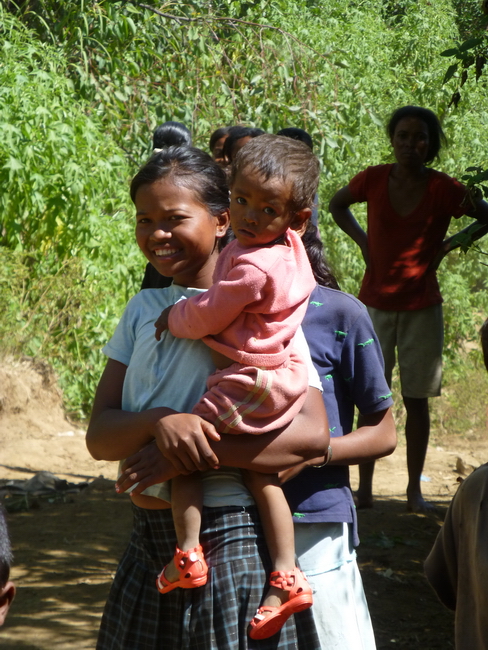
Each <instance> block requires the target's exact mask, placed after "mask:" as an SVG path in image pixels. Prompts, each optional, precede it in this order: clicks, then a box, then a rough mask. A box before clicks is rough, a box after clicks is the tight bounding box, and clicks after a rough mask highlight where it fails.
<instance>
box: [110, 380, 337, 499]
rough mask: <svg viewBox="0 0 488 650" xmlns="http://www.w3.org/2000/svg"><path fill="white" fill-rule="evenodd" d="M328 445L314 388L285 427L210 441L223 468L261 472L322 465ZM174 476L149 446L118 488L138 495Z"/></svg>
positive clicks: (127, 467) (136, 457)
mask: <svg viewBox="0 0 488 650" xmlns="http://www.w3.org/2000/svg"><path fill="white" fill-rule="evenodd" d="M181 415H182V416H183V415H184V414H181ZM175 422H176V420H175ZM328 445H329V425H328V421H327V414H326V412H325V407H324V404H323V401H322V395H321V393H320V391H319V390H317V389H316V388H309V390H308V393H307V398H306V400H305V403H304V405H303V407H302V409H301V411H300V413H299V414H298V415H297V416H296V417H295V419H294V420H293V422H291V423H290V424H289V425H288V426H287V427H285V428H283V429H280V430H277V431H272V432H269V433H263V434H262V435H258V436H256V435H246V434H242V435H231V434H228V435H223V436H222V439H221V440H220V441H219V442H214V441H210V446H211V447H212V449H213V450H214V452H215V454H217V455H218V457H219V460H220V462H221V464H222V465H227V466H230V467H239V468H242V469H250V470H255V471H257V472H263V473H277V472H280V471H282V470H285V469H287V468H290V467H293V466H295V465H302V464H304V463H305V462H306V463H307V464H308V463H311V462H316V463H323V462H324V458H325V455H326V453H327V448H328ZM177 474H178V472H177V470H175V468H174V467H173V466H172V465H171V464H170V463H168V461H167V460H166V459H165V458H164V457H163V456H162V454H161V453H160V452H159V450H158V449H157V448H156V447H155V446H154V445H149V446H148V447H145V448H143V449H141V450H140V451H139V452H137V453H136V454H134V455H133V456H131V457H130V458H128V459H127V461H126V462H125V463H124V465H123V473H122V475H121V476H120V478H119V480H118V481H117V485H118V487H119V489H120V491H121V492H123V491H125V490H127V489H128V488H130V487H132V485H134V484H135V483H137V482H139V484H138V485H137V487H136V488H135V489H134V491H133V492H134V493H135V494H139V493H140V492H142V491H143V490H144V489H145V488H147V487H149V486H150V485H153V484H154V483H161V482H162V481H167V480H169V479H171V478H173V477H174V476H176V475H177Z"/></svg>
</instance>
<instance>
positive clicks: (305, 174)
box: [229, 133, 320, 212]
mask: <svg viewBox="0 0 488 650" xmlns="http://www.w3.org/2000/svg"><path fill="white" fill-rule="evenodd" d="M245 169H252V170H254V171H255V172H256V173H257V174H258V175H260V176H262V177H263V179H264V180H265V181H268V180H269V179H270V178H280V179H281V180H283V181H286V182H288V181H291V185H292V187H291V206H290V207H291V209H292V211H294V212H298V211H299V210H303V208H311V207H312V206H313V203H314V197H315V194H316V193H317V188H318V185H319V176H320V164H319V160H318V158H317V156H314V154H313V153H312V152H311V150H310V148H309V147H307V145H306V144H304V143H303V142H300V141H299V140H293V139H292V138H287V137H285V136H282V135H272V134H270V133H265V134H263V135H260V136H259V137H258V138H253V139H252V140H250V141H249V142H248V143H247V144H246V145H245V146H244V147H242V149H240V150H239V151H238V153H237V155H236V157H235V159H234V160H233V162H232V168H231V172H230V179H229V185H230V187H231V188H232V185H233V184H234V181H235V178H236V176H237V174H239V173H240V172H242V171H244V170H245Z"/></svg>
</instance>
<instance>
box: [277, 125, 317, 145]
mask: <svg viewBox="0 0 488 650" xmlns="http://www.w3.org/2000/svg"><path fill="white" fill-rule="evenodd" d="M276 135H283V136H284V137H285V138H292V139H293V140H299V141H300V142H303V143H304V144H306V145H307V147H309V148H310V150H311V151H313V142H312V136H311V135H310V134H309V133H307V132H306V131H305V130H304V129H300V128H298V127H297V126H287V127H286V129H281V131H278V133H277V134H276Z"/></svg>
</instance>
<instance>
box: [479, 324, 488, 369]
mask: <svg viewBox="0 0 488 650" xmlns="http://www.w3.org/2000/svg"><path fill="white" fill-rule="evenodd" d="M480 338H481V350H482V352H483V361H484V362H485V368H486V369H487V370H488V318H487V319H486V320H485V322H484V323H483V325H482V326H481V329H480Z"/></svg>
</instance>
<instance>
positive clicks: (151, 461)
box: [115, 441, 178, 494]
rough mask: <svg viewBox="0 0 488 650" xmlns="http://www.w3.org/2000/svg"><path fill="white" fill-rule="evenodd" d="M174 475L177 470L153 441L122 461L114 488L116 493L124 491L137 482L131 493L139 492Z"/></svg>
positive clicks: (176, 473)
mask: <svg viewBox="0 0 488 650" xmlns="http://www.w3.org/2000/svg"><path fill="white" fill-rule="evenodd" d="M175 476H178V472H177V471H176V470H175V468H174V467H173V465H171V463H170V462H169V460H167V459H166V458H165V457H164V456H163V454H162V453H161V452H160V451H159V449H158V447H157V445H156V444H155V441H153V442H151V443H150V444H149V445H146V446H145V447H143V448H142V449H140V450H139V451H138V452H137V453H135V454H133V455H132V456H129V458H127V460H125V461H124V463H123V465H122V473H121V475H120V476H119V478H118V479H117V482H116V483H115V490H116V491H117V492H118V493H121V492H126V491H127V490H129V489H130V488H131V487H132V486H133V485H135V484H136V483H137V484H138V485H137V486H136V487H135V488H134V489H133V490H132V494H140V493H141V492H142V491H143V490H145V489H146V488H148V487H149V486H150V485H156V483H163V482H164V481H169V480H170V479H172V478H174V477H175Z"/></svg>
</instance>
